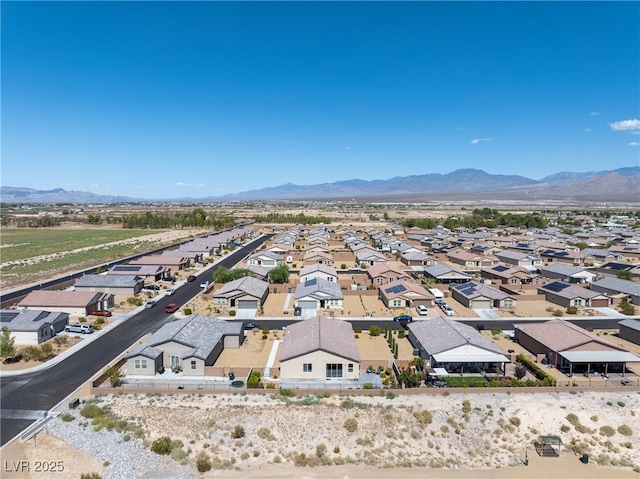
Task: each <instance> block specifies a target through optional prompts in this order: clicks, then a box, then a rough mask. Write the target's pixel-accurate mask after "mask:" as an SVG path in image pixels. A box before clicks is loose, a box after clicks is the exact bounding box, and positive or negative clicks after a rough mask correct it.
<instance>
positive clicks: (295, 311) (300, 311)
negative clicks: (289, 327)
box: [293, 306, 302, 316]
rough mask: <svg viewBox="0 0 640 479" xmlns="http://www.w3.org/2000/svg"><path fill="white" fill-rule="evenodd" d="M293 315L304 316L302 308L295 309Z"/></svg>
mask: <svg viewBox="0 0 640 479" xmlns="http://www.w3.org/2000/svg"><path fill="white" fill-rule="evenodd" d="M293 315H294V316H302V308H300V307H298V306H296V307H295V308H293Z"/></svg>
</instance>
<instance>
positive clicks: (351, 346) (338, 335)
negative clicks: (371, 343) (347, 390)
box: [279, 317, 360, 380]
mask: <svg viewBox="0 0 640 479" xmlns="http://www.w3.org/2000/svg"><path fill="white" fill-rule="evenodd" d="M279 360H280V377H281V378H282V379H303V380H304V379H322V380H332V379H341V380H345V379H347V380H349V379H352V380H357V379H359V377H360V352H359V351H358V346H357V345H356V341H355V338H354V334H353V327H352V326H351V323H349V322H347V321H342V320H340V319H335V318H321V317H315V318H311V319H307V320H305V321H300V322H298V323H294V324H292V325H290V326H288V327H287V331H286V333H285V336H284V341H283V342H282V347H281V349H280V355H279Z"/></svg>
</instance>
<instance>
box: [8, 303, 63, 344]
mask: <svg viewBox="0 0 640 479" xmlns="http://www.w3.org/2000/svg"><path fill="white" fill-rule="evenodd" d="M68 322H69V315H68V314H67V313H61V312H49V311H40V310H37V309H31V310H19V309H2V310H0V326H2V327H4V326H6V327H7V328H8V329H9V331H10V332H11V336H12V337H13V338H14V341H15V344H16V345H17V346H26V345H29V346H37V345H38V344H40V343H42V342H43V341H46V340H48V339H51V338H52V337H53V336H55V334H56V333H59V332H61V331H63V330H64V327H65V326H66V325H67V323H68Z"/></svg>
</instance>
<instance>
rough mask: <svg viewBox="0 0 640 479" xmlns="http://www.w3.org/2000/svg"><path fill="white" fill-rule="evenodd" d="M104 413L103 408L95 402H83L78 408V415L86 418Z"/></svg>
mask: <svg viewBox="0 0 640 479" xmlns="http://www.w3.org/2000/svg"><path fill="white" fill-rule="evenodd" d="M104 413H105V410H104V409H102V408H101V407H100V406H98V405H97V404H93V403H88V404H85V405H84V406H83V407H82V409H81V410H80V415H81V416H82V417H86V418H95V417H100V416H103V415H104Z"/></svg>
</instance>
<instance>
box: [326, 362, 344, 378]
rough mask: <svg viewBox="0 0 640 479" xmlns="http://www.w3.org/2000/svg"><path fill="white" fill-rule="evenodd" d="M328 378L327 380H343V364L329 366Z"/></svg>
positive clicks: (327, 370)
mask: <svg viewBox="0 0 640 479" xmlns="http://www.w3.org/2000/svg"><path fill="white" fill-rule="evenodd" d="M326 377H327V378H341V377H342V364H327V369H326Z"/></svg>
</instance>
